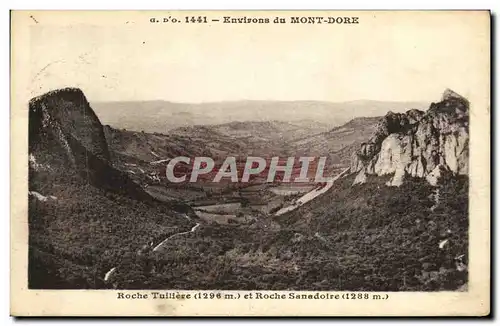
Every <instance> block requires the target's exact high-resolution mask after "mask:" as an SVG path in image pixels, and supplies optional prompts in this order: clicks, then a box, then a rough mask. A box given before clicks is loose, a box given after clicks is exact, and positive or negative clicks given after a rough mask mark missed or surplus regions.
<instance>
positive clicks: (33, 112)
mask: <svg viewBox="0 0 500 326" xmlns="http://www.w3.org/2000/svg"><path fill="white" fill-rule="evenodd" d="M29 154H30V155H29V157H30V173H32V174H34V175H33V177H35V175H36V174H37V173H38V172H39V171H38V170H40V169H37V168H36V167H37V166H41V165H40V164H42V166H51V169H50V173H51V174H52V175H54V176H63V177H64V176H65V175H68V174H72V173H73V172H76V173H77V174H78V175H80V177H82V178H83V179H84V180H85V181H86V182H88V183H91V184H93V185H95V186H97V187H100V188H104V189H107V190H111V191H115V192H118V193H122V194H126V195H129V196H132V197H134V198H142V199H149V198H150V197H149V196H148V195H147V194H146V193H145V192H144V190H143V189H142V188H140V186H139V185H137V184H135V183H134V182H133V181H132V180H131V179H130V178H129V177H128V176H127V175H126V174H125V173H124V172H122V171H120V170H117V169H115V168H114V167H113V165H112V163H111V160H110V154H109V150H108V146H107V142H106V138H105V135H104V130H103V126H102V124H101V122H100V121H99V118H98V117H97V115H96V114H95V113H94V111H93V110H92V108H91V107H90V105H89V103H88V101H87V99H86V98H85V95H84V94H83V92H82V91H81V90H80V89H78V88H65V89H60V90H55V91H51V92H48V93H46V94H43V95H41V96H38V97H35V98H33V99H31V100H30V102H29ZM34 162H37V165H35V164H34Z"/></svg>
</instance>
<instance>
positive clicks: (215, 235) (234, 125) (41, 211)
mask: <svg viewBox="0 0 500 326" xmlns="http://www.w3.org/2000/svg"><path fill="white" fill-rule="evenodd" d="M269 103H271V104H275V105H276V103H272V102H269ZM269 103H268V102H257V103H247V102H238V103H236V104H235V103H225V104H221V105H220V106H215V105H214V104H210V105H212V106H210V105H208V104H207V105H208V106H207V107H209V106H210V107H211V108H213V112H218V111H221V112H225V113H227V112H232V113H227V115H226V114H221V115H216V117H217V118H215V115H214V116H213V119H209V118H206V117H205V115H206V114H205V113H200V111H199V110H201V109H200V108H199V107H198V106H197V105H191V106H186V107H184V109H183V110H185V111H183V110H180V111H176V110H177V109H176V110H173V109H172V106H171V105H170V104H169V105H170V108H169V105H167V108H165V106H164V105H163V104H162V103H160V102H154V105H152V106H148V105H150V104H148V105H146V107H144V110H146V111H147V110H151V112H155V114H156V116H155V114H153V113H151V112H150V113H151V115H146V114H144V115H140V114H139V113H138V112H136V113H134V114H130V115H128V113H127V114H125V113H123V116H124V117H126V119H125V118H124V119H123V121H121V122H119V121H118V120H113V119H112V118H113V117H116V116H118V115H117V113H116V112H115V113H113V114H111V113H110V112H109V111H108V112H107V113H102V112H103V111H102V110H111V109H110V108H109V107H108V108H107V109H103V108H102V107H101V108H100V109H98V110H96V112H97V114H96V113H95V112H94V111H93V107H91V106H90V105H89V103H88V102H87V99H86V98H85V96H84V95H83V93H82V92H81V91H80V90H78V89H64V90H59V91H56V92H52V93H48V94H46V95H43V96H42V97H39V98H35V99H33V100H32V101H31V102H30V180H29V190H30V194H29V198H30V202H29V203H30V204H29V227H30V252H29V255H30V258H29V271H30V275H29V280H28V281H29V286H30V288H45V289H46V288H51V289H52V288H67V289H83V288H91V289H109V288H115V289H185V290H186V289H198V290H203V289H221V290H222V289H232V290H325V291H326V290H355V291H366V290H377V291H442V290H456V289H457V288H459V287H463V286H464V285H465V284H467V270H466V269H463V267H460V268H458V267H457V266H458V265H457V257H461V258H460V262H461V263H462V264H466V263H467V258H466V257H467V248H468V247H467V246H468V238H467V230H468V178H467V173H466V164H467V163H466V161H465V158H468V151H467V148H468V147H467V146H468V129H467V128H466V127H467V117H468V102H466V100H465V99H463V98H462V97H460V96H459V95H458V94H455V93H450V92H448V93H446V92H445V94H444V95H443V97H442V99H441V100H440V102H438V103H437V104H435V103H433V104H432V105H431V106H430V108H429V110H428V111H419V110H416V109H415V108H413V107H409V108H408V107H407V106H406V104H405V107H406V109H408V110H404V112H402V113H393V112H389V113H387V114H386V113H385V112H387V111H389V109H388V108H387V107H386V106H387V105H388V104H387V103H385V104H384V107H385V108H384V110H385V111H384V113H382V112H381V111H382V108H381V107H380V108H379V107H377V105H376V103H374V102H366V103H365V102H358V103H356V105H360V103H363V104H364V105H373V106H374V107H373V110H370V111H369V112H370V114H373V113H374V112H381V116H362V115H361V114H360V115H359V116H356V117H352V118H351V119H346V118H345V117H346V114H347V113H346V112H350V114H356V109H355V107H357V106H352V105H354V104H352V103H351V104H350V105H351V106H349V105H347V104H346V105H345V107H343V108H342V109H339V111H338V112H336V114H337V115H338V117H337V119H339V121H340V120H342V123H339V124H336V123H335V119H332V121H329V122H328V123H321V122H318V121H316V120H314V117H315V116H314V114H322V113H324V110H326V109H325V106H324V105H323V104H318V103H316V102H308V103H306V104H305V103H302V102H300V101H298V102H297V103H293V104H284V103H280V105H282V107H283V110H284V111H286V110H295V111H297V110H299V109H300V108H301V107H302V108H305V109H304V110H305V111H308V110H311V108H317V112H315V113H314V114H312V116H309V118H310V120H307V119H304V120H303V121H300V120H297V121H283V120H277V119H274V118H275V116H273V114H274V113H272V112H271V111H270V112H271V113H268V116H269V117H272V118H273V119H267V120H262V121H259V120H256V119H255V116H249V118H252V119H249V120H246V121H239V120H238V119H243V118H244V117H245V116H244V114H240V113H241V112H246V110H248V109H249V105H253V106H251V107H252V108H253V111H252V112H253V113H252V114H255V112H257V115H258V114H262V119H265V117H266V115H264V113H263V112H264V111H265V112H268V110H269V108H270V105H271V104H269ZM115 104H116V103H115ZM379 104H380V103H379ZM380 105H382V104H380ZM391 105H392V107H394V106H396V107H398V105H400V104H398V105H395V104H394V103H392V104H391ZM200 106H203V105H200ZM132 107H134V104H133V103H132V104H131V103H121V104H116V105H115V106H114V109H113V110H115V109H116V108H121V109H123V110H124V112H129V110H131V108H132ZM188 108H189V110H188ZM401 108H402V104H401ZM401 108H400V109H399V111H403V110H402V109H401ZM138 109H139V106H137V107H136V110H138ZM204 109H206V107H205V108H204ZM410 109H415V110H410ZM169 110H170V111H169ZM349 110H350V111H349ZM359 110H362V109H359ZM365 110H366V109H365ZM146 111H144V112H143V113H146ZM82 112H83V113H82ZM99 112H101V113H99ZM148 112H149V111H148ZM165 112H170V113H168V114H170V115H172V114H173V115H176V114H177V115H178V114H180V113H182V112H185V113H186V114H182V116H183V117H187V116H192V117H193V118H192V119H191V120H189V119H188V120H187V121H188V123H187V124H186V125H183V123H184V122H180V120H179V121H177V120H175V119H173V121H170V120H169V119H167V118H165V117H163V114H166V113H165ZM176 112H177V113H176ZM273 112H274V111H273ZM363 112H365V111H363ZM197 114H198V115H197ZM236 114H239V115H238V117H239V118H238V119H235V120H230V121H224V120H223V119H222V118H221V117H224V119H232V117H233V116H232V115H236ZM247 114H250V113H247ZM301 114H305V113H301ZM328 114H333V113H332V112H330V113H328ZM328 114H325V116H324V118H323V120H325V119H326V118H325V117H328V116H329V115H328ZM297 116H300V114H299V115H297ZM151 117H156V118H155V121H154V123H152V122H151V120H150V119H151ZM194 117H196V119H195V118H194ZM101 119H102V120H105V121H108V122H109V121H114V123H110V125H102V124H101ZM106 119H107V120H106ZM127 119H135V122H136V126H139V128H143V127H145V126H149V127H148V128H144V129H146V130H134V129H129V125H128V123H131V122H132V120H127ZM162 119H164V122H165V126H164V127H162V126H160V124H161V122H162V121H163V120H162ZM207 119H208V120H207ZM200 122H203V124H200ZM205 122H206V123H205ZM125 126H126V127H125ZM125 128H126V129H125ZM430 129H432V130H431V131H429V130H430ZM158 130H161V131H158ZM453 137H455V138H453ZM415 139H417V140H421V141H414V140H415ZM422 144H426V145H425V146H427V147H424V145H422ZM445 144H446V145H445ZM450 144H454V145H450ZM408 146H413V147H411V148H410V149H409V148H408ZM432 146H434V147H432ZM440 146H442V147H443V148H444V146H447V147H446V148H450V146H455V147H454V148H453V151H448V152H446V150H443V149H442V148H441V147H440ZM455 149H457V150H456V151H455ZM410 153H412V154H410ZM436 153H437V154H436ZM453 153H459V154H457V155H455V154H453ZM180 156H182V157H187V158H191V161H192V160H193V158H195V157H209V158H211V159H212V160H213V161H214V165H215V166H220V165H222V164H223V162H224V161H225V159H226V158H227V157H228V156H232V157H234V158H235V166H236V169H237V177H238V180H241V179H240V178H241V175H242V174H243V171H244V166H245V161H246V159H247V158H248V157H250V156H256V157H261V158H263V159H264V160H265V161H266V162H267V161H269V160H270V159H271V158H272V157H280V158H286V157H295V158H298V157H302V156H310V157H314V158H318V157H326V165H325V170H324V175H325V176H326V177H329V180H327V181H324V182H315V181H314V178H311V179H310V181H308V182H299V183H293V182H284V181H283V175H284V172H283V171H281V172H276V178H275V179H274V181H273V182H267V179H266V176H267V173H268V171H267V170H263V171H261V172H262V173H261V174H259V173H256V174H255V175H253V176H252V177H251V178H250V179H249V182H231V180H230V178H228V177H226V178H223V179H222V180H221V182H213V175H211V174H210V173H199V171H198V172H197V173H199V175H198V178H197V181H196V182H187V181H186V182H180V183H176V182H171V180H169V179H168V178H167V170H168V163H169V162H170V161H171V160H172V159H174V158H176V157H180ZM434 157H436V163H433V162H434V161H433V160H434ZM421 162H426V163H425V164H424V165H423V164H422V163H421ZM280 164H284V161H280ZM311 164H312V165H314V164H316V161H313V163H311ZM200 168H201V166H200ZM195 169H196V167H195V168H193V166H192V165H189V164H186V165H179V169H178V170H175V169H174V170H173V172H172V173H174V175H175V174H176V173H177V174H178V175H177V176H179V173H180V174H182V175H186V176H188V177H189V176H190V175H191V174H192V173H193V171H194V170H195ZM453 169H455V170H453ZM291 171H292V172H291V173H292V175H293V176H297V175H298V174H299V173H300V166H299V165H296V164H295V162H294V165H293V166H292V167H291ZM439 171H441V172H439ZM438 172H439V173H438ZM313 174H314V173H313ZM429 180H430V181H429ZM396 181H397V182H396ZM436 189H438V190H436ZM436 193H438V194H439V201H436V200H433V199H432V198H434V197H432V196H433V195H434V194H436ZM445 240H446V241H445ZM460 266H462V265H460Z"/></svg>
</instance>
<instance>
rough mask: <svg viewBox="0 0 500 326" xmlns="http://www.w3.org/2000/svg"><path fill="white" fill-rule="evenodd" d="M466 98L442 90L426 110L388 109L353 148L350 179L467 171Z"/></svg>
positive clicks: (433, 178)
mask: <svg viewBox="0 0 500 326" xmlns="http://www.w3.org/2000/svg"><path fill="white" fill-rule="evenodd" d="M468 161H469V102H468V101H467V99H465V98H463V97H462V96H460V95H458V94H457V93H455V92H453V91H451V90H446V91H445V92H444V94H443V96H442V98H441V101H440V102H438V103H432V104H431V105H430V108H429V109H428V110H427V111H426V112H423V111H419V110H409V111H407V112H406V113H392V112H389V113H388V114H387V115H386V116H385V117H384V118H383V119H382V120H381V121H380V122H379V125H378V127H377V130H376V131H375V133H374V134H373V136H372V137H371V138H370V140H369V141H368V142H366V143H363V144H361V146H360V148H359V149H358V150H357V151H356V152H355V153H354V155H353V158H352V161H351V173H357V177H356V180H355V182H354V184H358V183H363V180H366V175H370V174H371V175H379V176H381V175H389V174H392V175H393V177H392V179H391V180H390V181H389V182H388V183H387V184H388V185H391V186H400V185H401V184H402V183H403V182H404V179H405V178H406V177H407V176H411V177H417V178H426V179H427V180H428V181H429V182H430V183H431V184H433V185H436V184H437V183H438V182H439V180H442V179H443V178H445V177H446V176H449V175H467V173H468V167H469V166H468V165H469V162H468Z"/></svg>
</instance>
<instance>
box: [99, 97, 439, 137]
mask: <svg viewBox="0 0 500 326" xmlns="http://www.w3.org/2000/svg"><path fill="white" fill-rule="evenodd" d="M91 105H92V107H93V108H94V110H95V112H96V114H97V115H98V116H99V118H100V120H101V122H102V123H103V124H109V125H111V126H112V127H115V128H124V129H127V130H135V131H145V132H160V133H165V132H167V131H169V130H172V129H175V128H179V127H185V126H193V125H216V124H225V123H229V122H233V121H239V122H243V121H289V122H293V123H294V124H296V123H298V122H300V123H304V122H306V123H309V124H310V123H311V122H313V123H320V124H322V125H323V128H325V127H326V128H333V127H336V126H339V125H342V124H344V123H346V122H348V121H349V120H351V119H353V118H356V117H360V116H363V117H375V116H383V115H385V113H386V112H387V111H392V112H405V111H407V110H408V109H421V110H425V109H426V108H428V107H429V103H425V102H388V101H369V100H359V101H350V102H338V103H334V102H321V101H232V102H210V103H199V104H196V103H173V102H168V101H134V102H93V103H91ZM325 130H326V129H324V130H323V131H325Z"/></svg>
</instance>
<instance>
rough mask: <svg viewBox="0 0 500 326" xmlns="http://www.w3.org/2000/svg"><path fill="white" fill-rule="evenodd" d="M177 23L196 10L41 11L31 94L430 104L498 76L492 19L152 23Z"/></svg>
mask: <svg viewBox="0 0 500 326" xmlns="http://www.w3.org/2000/svg"><path fill="white" fill-rule="evenodd" d="M317 14H318V13H315V14H314V15H317ZM172 15H175V16H176V17H179V18H181V19H182V17H184V16H186V13H178V12H177V13H175V12H174V13H172V12H171V13H163V14H159V13H147V12H146V13H140V14H139V13H136V12H126V13H120V14H114V15H113V13H108V14H103V13H100V14H95V13H94V14H92V15H85V14H77V13H72V14H68V13H66V14H64V12H63V13H58V14H56V13H50V12H48V13H37V16H36V21H37V22H36V23H35V22H34V21H29V43H30V45H29V51H28V52H29V62H30V67H29V68H30V69H29V80H30V82H29V88H30V94H31V95H33V96H34V95H39V94H42V93H44V92H46V91H49V90H51V89H55V88H60V87H66V86H74V87H80V88H82V89H83V91H84V93H85V94H86V95H87V97H88V98H89V99H91V100H92V101H132V100H167V101H172V102H196V103H198V102H215V101H234V100H285V101H289V100H318V101H332V102H343V101H352V100H360V99H364V100H384V101H428V102H430V101H436V100H438V99H439V97H440V96H441V94H442V92H443V91H444V89H446V88H451V89H453V90H455V91H456V92H458V93H461V94H462V95H464V96H468V95H469V94H470V93H472V92H474V90H475V89H477V88H478V87H483V88H484V87H485V86H484V85H485V81H486V79H489V77H488V74H487V72H488V68H489V62H488V58H489V34H488V33H489V32H488V28H489V23H488V19H489V17H488V16H487V15H485V14H484V13H480V14H478V13H473V12H453V13H449V12H448V13H446V12H431V13H429V12H428V13H415V12H399V13H391V12H375V13H372V12H363V13H348V12H343V13H341V14H340V16H359V24H356V25H352V24H351V25H325V24H322V25H299V24H257V25H255V24H242V25H239V24H222V23H211V24H162V23H159V24H152V23H150V22H149V19H150V18H151V17H157V18H161V17H163V16H167V17H168V16H172ZM197 15H199V13H197ZM245 15H248V14H245V13H244V12H232V13H231V12H226V13H217V12H212V13H211V14H209V18H211V17H222V16H232V17H243V16H245ZM254 15H260V16H261V17H269V18H270V19H271V20H272V19H273V18H274V17H276V16H280V17H286V16H287V15H289V14H287V13H283V12H272V13H267V14H266V13H260V14H258V13H254ZM265 15H267V16H265ZM293 15H294V16H297V15H299V16H300V15H302V16H303V15H307V14H297V13H293ZM321 15H324V16H339V13H338V12H337V13H321ZM15 23H16V20H15V17H14V32H15V26H16V25H15ZM14 35H15V34H14Z"/></svg>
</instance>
